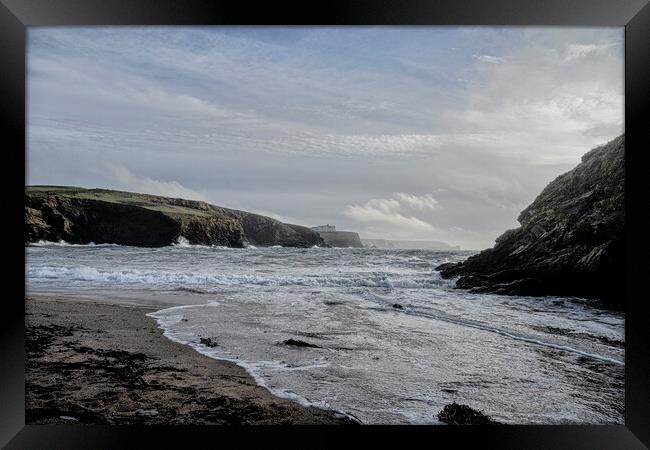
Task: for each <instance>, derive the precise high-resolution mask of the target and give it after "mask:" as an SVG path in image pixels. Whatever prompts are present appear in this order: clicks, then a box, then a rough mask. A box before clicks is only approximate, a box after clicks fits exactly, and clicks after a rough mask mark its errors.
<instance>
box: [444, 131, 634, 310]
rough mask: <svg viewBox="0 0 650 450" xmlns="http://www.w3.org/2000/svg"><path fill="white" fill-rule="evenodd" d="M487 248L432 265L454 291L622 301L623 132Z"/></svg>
mask: <svg viewBox="0 0 650 450" xmlns="http://www.w3.org/2000/svg"><path fill="white" fill-rule="evenodd" d="M518 221H519V223H520V224H521V226H520V227H519V228H516V229H513V230H508V231H506V232H505V233H503V234H502V235H501V236H500V237H498V238H497V239H496V244H495V246H494V247H493V248H491V249H487V250H484V251H482V252H480V253H478V254H477V255H474V256H472V257H470V258H468V259H467V260H465V261H463V262H460V263H454V264H451V263H450V264H442V265H440V266H438V267H437V270H439V271H440V273H441V275H442V276H443V277H444V278H452V277H460V278H459V279H458V281H457V283H456V287H457V288H462V289H470V292H492V293H497V294H507V295H531V296H540V295H559V296H578V297H587V298H599V299H602V300H605V301H607V302H608V303H611V304H618V305H620V304H621V303H622V299H623V292H624V289H625V135H622V136H619V137H618V138H616V139H614V140H612V141H610V142H609V143H607V144H606V145H603V146H601V147H598V148H595V149H593V150H591V151H590V152H588V153H587V154H585V155H584V156H583V157H582V162H581V163H580V164H579V165H578V166H577V167H575V168H574V169H573V170H571V171H569V172H567V173H565V174H563V175H560V176H559V177H557V178H556V179H555V180H554V181H553V182H551V183H550V184H549V185H548V186H547V187H546V188H545V189H544V190H543V191H542V193H541V194H540V195H539V196H538V197H537V198H536V199H535V201H534V202H533V203H532V204H531V205H530V206H528V207H527V208H526V209H525V210H524V211H522V212H521V214H520V215H519V218H518Z"/></svg>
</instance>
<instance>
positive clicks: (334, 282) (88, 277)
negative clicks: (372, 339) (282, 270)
mask: <svg viewBox="0 0 650 450" xmlns="http://www.w3.org/2000/svg"><path fill="white" fill-rule="evenodd" d="M27 278H28V279H32V280H39V279H49V280H69V281H95V282H111V283H142V284H147V285H155V286H161V285H162V286H169V287H171V288H174V289H175V288H176V286H179V285H180V286H186V285H190V286H197V285H198V286H201V288H204V289H205V288H209V287H210V286H214V287H218V286H240V285H256V286H309V287H376V288H389V289H436V288H437V289H439V288H444V287H453V283H452V282H450V281H449V280H443V279H442V278H441V277H440V275H439V274H438V273H437V272H432V273H431V274H429V275H427V276H422V275H421V274H419V275H418V276H411V277H409V276H403V275H394V276H391V275H385V274H376V273H375V274H370V273H364V272H361V273H359V272H356V273H351V274H349V275H347V276H321V275H310V276H282V275H275V276H262V275H259V274H245V273H222V274H205V273H196V272H192V273H183V272H177V271H155V270H138V269H125V270H100V269H97V268H94V267H60V266H41V267H28V268H27Z"/></svg>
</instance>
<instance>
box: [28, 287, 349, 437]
mask: <svg viewBox="0 0 650 450" xmlns="http://www.w3.org/2000/svg"><path fill="white" fill-rule="evenodd" d="M151 311H154V309H153V308H148V307H142V306H130V305H117V304H109V303H100V302H95V301H85V300H76V299H65V298H58V297H57V298H52V297H43V296H38V297H37V296H32V297H29V298H27V299H26V300H25V346H26V372H25V388H26V389H25V390H26V423H27V424H44V423H84V424H197V425H205V424H345V423H351V421H350V420H349V419H346V418H341V417H337V416H335V415H334V414H333V413H331V412H328V411H325V410H320V409H317V408H306V407H303V406H301V405H299V404H297V403H294V402H291V401H288V400H285V399H281V398H278V397H275V396H274V395H272V394H271V393H270V392H269V391H267V390H266V389H265V388H263V387H260V386H258V385H256V383H255V381H254V380H253V378H252V377H251V376H250V375H248V373H246V371H245V370H244V369H243V368H241V367H239V366H237V365H235V364H233V363H229V362H226V361H218V360H214V359H211V358H208V357H206V356H204V355H201V354H199V353H198V352H196V351H194V350H192V349H191V348H189V347H187V346H184V345H181V344H177V343H175V342H172V341H170V340H168V339H167V338H165V337H164V336H163V335H162V332H161V330H160V329H159V328H158V327H157V324H156V322H155V320H154V319H152V318H150V317H147V316H146V314H147V313H149V312H151Z"/></svg>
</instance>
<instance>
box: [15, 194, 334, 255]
mask: <svg viewBox="0 0 650 450" xmlns="http://www.w3.org/2000/svg"><path fill="white" fill-rule="evenodd" d="M25 227H26V229H25V243H30V242H36V241H39V240H46V241H59V240H64V241H66V242H70V243H76V244H87V243H89V242H95V243H97V244H99V243H115V244H121V245H135V246H148V247H149V246H154V247H155V246H163V245H170V244H172V243H174V242H175V241H176V240H177V239H178V238H179V237H184V238H185V239H187V240H188V241H189V242H190V243H191V244H200V245H223V246H227V247H245V246H247V245H249V244H252V245H261V246H264V245H282V246H286V247H312V246H314V245H324V242H323V240H322V239H321V237H320V236H319V235H318V233H316V232H313V231H311V230H310V229H309V228H306V227H301V226H299V225H287V224H284V223H282V222H279V221H277V220H275V219H271V218H269V217H265V216H260V215H258V214H252V213H248V212H245V211H238V210H232V209H227V208H221V207H219V206H214V205H210V204H208V203H205V202H199V201H192V200H184V199H175V198H167V197H159V196H153V195H146V194H134V193H130V192H120V191H110V190H105V189H83V188H73V187H49V186H32V187H28V188H27V189H26V191H25Z"/></svg>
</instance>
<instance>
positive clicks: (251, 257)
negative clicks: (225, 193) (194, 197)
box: [25, 241, 625, 424]
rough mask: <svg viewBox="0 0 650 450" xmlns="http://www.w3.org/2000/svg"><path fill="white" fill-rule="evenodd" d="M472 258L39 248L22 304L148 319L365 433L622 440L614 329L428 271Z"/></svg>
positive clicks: (616, 322) (541, 300)
mask: <svg viewBox="0 0 650 450" xmlns="http://www.w3.org/2000/svg"><path fill="white" fill-rule="evenodd" d="M473 253H474V252H468V251H448V252H445V251H433V250H412V249H410V250H393V249H391V250H380V249H366V248H363V249H352V248H349V249H341V248H309V249H299V248H282V247H266V248H255V247H248V248H245V249H233V248H223V247H220V248H219V247H205V246H192V245H188V244H187V242H186V241H182V242H181V243H180V244H178V245H175V246H170V247H161V248H140V247H127V246H117V245H69V244H64V243H61V244H57V243H39V244H35V245H31V246H29V247H26V262H27V263H26V269H25V272H26V290H27V294H28V295H30V294H32V295H33V294H47V295H60V296H70V297H79V298H92V299H100V300H105V301H116V302H129V303H136V304H146V305H156V306H157V307H158V308H160V310H158V311H156V312H153V313H151V314H150V316H151V317H153V318H154V319H155V320H156V321H157V322H158V324H159V326H160V327H161V328H162V329H163V331H164V334H165V336H166V337H168V338H169V339H171V340H173V341H177V342H180V343H183V344H186V345H187V346H188V351H193V350H191V349H190V348H189V347H191V348H192V349H194V350H196V351H199V352H201V353H203V354H205V355H207V356H209V357H212V358H216V359H223V360H228V361H232V362H235V363H236V364H238V365H240V366H242V367H244V368H245V369H246V370H247V371H248V372H249V373H250V374H251V375H252V376H253V377H254V378H255V380H256V381H257V383H258V384H260V385H262V386H264V387H266V388H268V389H269V390H270V391H271V392H273V393H274V394H276V395H278V396H280V397H284V398H289V399H292V400H295V401H297V402H299V403H301V404H304V405H312V406H317V407H321V408H327V409H332V410H334V411H337V412H340V413H342V414H346V415H350V416H353V417H355V418H357V419H359V420H360V421H361V422H363V423H371V424H439V423H440V422H439V421H438V419H437V417H436V415H437V413H438V412H439V411H440V410H442V408H443V407H444V406H445V405H446V404H448V403H452V402H453V401H455V402H457V403H463V404H467V405H469V406H471V407H472V408H475V409H478V410H482V411H483V412H484V413H485V414H487V415H489V416H491V417H492V418H493V419H495V420H497V421H499V422H503V423H512V424H568V423H571V424H573V423H581V424H623V423H624V374H625V365H624V354H625V338H624V323H625V317H624V314H623V313H622V312H617V311H610V310H605V309H601V308H596V307H594V306H593V304H592V302H590V301H588V300H585V299H580V298H566V297H563V298H560V297H536V298H533V297H516V296H499V295H492V294H469V293H467V292H466V291H463V290H459V289H454V280H443V279H441V277H440V275H439V274H438V272H436V270H435V267H436V266H437V265H439V264H441V263H444V262H453V261H461V260H463V259H465V258H467V257H468V256H470V255H472V254H473ZM98 320H101V319H98ZM288 339H293V340H300V341H304V342H307V343H309V344H312V345H314V346H318V347H296V346H291V345H286V344H285V343H284V342H285V341H286V340H288Z"/></svg>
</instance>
